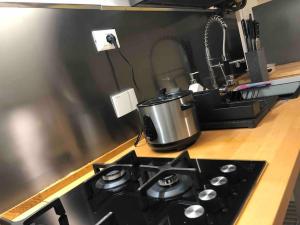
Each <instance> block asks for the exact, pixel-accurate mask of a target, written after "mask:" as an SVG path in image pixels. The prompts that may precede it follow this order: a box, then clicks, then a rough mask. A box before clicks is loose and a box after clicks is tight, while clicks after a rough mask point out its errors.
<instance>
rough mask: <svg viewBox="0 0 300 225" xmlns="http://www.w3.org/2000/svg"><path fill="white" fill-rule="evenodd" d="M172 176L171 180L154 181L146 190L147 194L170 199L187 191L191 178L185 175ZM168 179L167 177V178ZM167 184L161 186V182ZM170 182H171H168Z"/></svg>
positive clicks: (190, 184) (190, 185)
mask: <svg viewBox="0 0 300 225" xmlns="http://www.w3.org/2000/svg"><path fill="white" fill-rule="evenodd" d="M175 177H176V178H174V177H172V178H171V179H172V182H173V183H172V182H170V181H167V182H163V183H162V182H160V183H159V182H156V183H155V184H154V185H153V186H152V187H150V188H149V189H148V190H147V195H148V196H149V197H152V198H156V199H171V198H175V197H178V196H180V195H182V194H184V193H185V192H187V191H188V190H189V189H190V188H191V187H192V180H191V178H190V177H189V176H186V175H175ZM168 180H169V178H168ZM166 183H167V184H168V185H165V186H162V185H161V184H163V185H164V184H166ZM170 183H172V184H170Z"/></svg>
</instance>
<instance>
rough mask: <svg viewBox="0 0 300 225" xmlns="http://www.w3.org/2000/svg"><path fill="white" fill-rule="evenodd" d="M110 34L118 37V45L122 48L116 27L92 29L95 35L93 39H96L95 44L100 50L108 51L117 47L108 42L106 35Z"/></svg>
mask: <svg viewBox="0 0 300 225" xmlns="http://www.w3.org/2000/svg"><path fill="white" fill-rule="evenodd" d="M108 34H113V35H114V36H115V37H116V40H117V44H118V47H119V48H120V43H119V39H118V36H117V32H116V30H115V29H108V30H93V31H92V36H93V39H94V42H95V45H96V48H97V51H98V52H101V51H107V50H110V49H115V46H114V45H112V44H110V43H108V42H107V40H106V36H107V35H108Z"/></svg>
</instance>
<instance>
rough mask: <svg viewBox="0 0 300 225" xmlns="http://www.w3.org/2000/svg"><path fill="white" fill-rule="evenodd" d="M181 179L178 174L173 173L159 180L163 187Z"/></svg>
mask: <svg viewBox="0 0 300 225" xmlns="http://www.w3.org/2000/svg"><path fill="white" fill-rule="evenodd" d="M178 181H179V179H178V176H177V175H176V174H171V175H169V176H166V177H164V178H162V179H160V180H159V181H158V184H159V185H160V186H162V187H168V186H172V185H173V184H176V183H177V182H178Z"/></svg>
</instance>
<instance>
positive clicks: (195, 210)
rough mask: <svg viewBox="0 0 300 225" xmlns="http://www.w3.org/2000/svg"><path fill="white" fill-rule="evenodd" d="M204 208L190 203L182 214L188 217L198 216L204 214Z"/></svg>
mask: <svg viewBox="0 0 300 225" xmlns="http://www.w3.org/2000/svg"><path fill="white" fill-rule="evenodd" d="M204 212H205V211H204V208H203V207H202V206H201V205H191V206H189V207H188V208H186V209H185V210H184V215H185V216H186V217H187V218H190V219H196V218H199V217H200V216H202V215H203V214H204Z"/></svg>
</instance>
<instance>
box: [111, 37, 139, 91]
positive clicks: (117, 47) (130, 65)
mask: <svg viewBox="0 0 300 225" xmlns="http://www.w3.org/2000/svg"><path fill="white" fill-rule="evenodd" d="M106 40H107V42H108V43H110V44H112V45H114V46H115V49H117V50H118V53H119V55H120V56H121V57H122V59H123V60H124V61H125V62H126V64H127V65H128V66H129V68H130V71H131V79H132V82H133V84H134V86H135V88H136V89H137V91H139V92H140V88H139V86H138V85H137V82H136V79H135V73H134V69H133V66H132V64H131V63H130V62H129V60H128V59H127V57H126V56H125V55H124V54H123V52H122V51H121V49H120V48H119V46H118V44H117V40H116V37H115V36H114V35H113V34H108V35H107V36H106Z"/></svg>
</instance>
